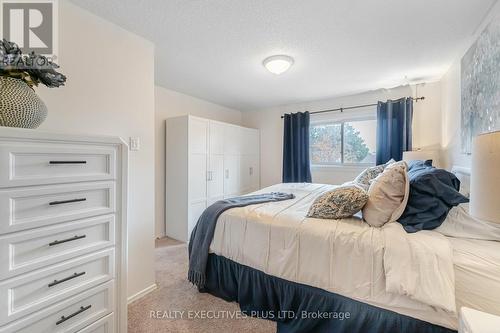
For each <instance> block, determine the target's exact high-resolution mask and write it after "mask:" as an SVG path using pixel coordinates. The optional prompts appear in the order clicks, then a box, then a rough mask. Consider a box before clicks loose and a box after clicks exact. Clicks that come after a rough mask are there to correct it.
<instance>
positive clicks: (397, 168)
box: [363, 161, 410, 227]
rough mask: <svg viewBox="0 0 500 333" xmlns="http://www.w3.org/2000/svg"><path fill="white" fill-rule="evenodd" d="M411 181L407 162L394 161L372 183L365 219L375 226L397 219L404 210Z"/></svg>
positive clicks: (365, 207)
mask: <svg viewBox="0 0 500 333" xmlns="http://www.w3.org/2000/svg"><path fill="white" fill-rule="evenodd" d="M409 192H410V182H409V179H408V166H407V164H406V162H404V161H401V162H396V163H392V164H390V165H389V166H387V168H385V170H384V172H382V173H381V174H380V175H378V176H377V177H376V178H375V179H373V180H372V181H371V183H370V188H369V189H368V201H367V203H366V205H365V206H364V207H363V219H364V220H365V221H366V222H367V223H368V224H370V225H371V226H374V227H381V226H383V225H384V224H385V223H388V222H394V221H396V220H397V219H398V218H399V217H400V216H401V215H402V214H403V212H404V210H405V208H406V203H407V202H408V195H409Z"/></svg>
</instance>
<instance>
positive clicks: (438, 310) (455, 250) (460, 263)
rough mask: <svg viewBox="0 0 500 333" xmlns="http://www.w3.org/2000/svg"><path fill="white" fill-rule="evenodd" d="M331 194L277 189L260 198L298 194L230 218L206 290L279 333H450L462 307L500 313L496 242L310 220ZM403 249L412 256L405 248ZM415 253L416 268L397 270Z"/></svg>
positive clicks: (313, 187) (220, 226) (220, 224)
mask: <svg viewBox="0 0 500 333" xmlns="http://www.w3.org/2000/svg"><path fill="white" fill-rule="evenodd" d="M461 171H462V172H463V170H461ZM462 177H463V175H462ZM332 188H333V186H332V185H324V184H278V185H274V186H271V187H268V188H265V189H262V190H261V191H259V192H257V193H266V192H272V191H281V192H287V193H293V194H294V195H295V198H294V199H293V200H287V201H281V202H273V203H265V204H259V205H252V206H247V207H241V208H234V209H230V210H228V211H226V212H224V213H223V214H222V215H221V216H220V217H219V219H218V221H217V226H216V228H215V234H214V238H213V240H212V243H211V245H210V255H209V260H208V266H207V283H206V285H205V287H204V289H203V291H206V292H209V293H211V294H213V295H216V296H218V297H221V298H224V299H226V300H228V301H237V302H238V303H239V304H240V307H241V308H242V310H244V311H246V312H247V313H248V314H250V315H253V316H260V317H263V318H266V319H271V320H275V321H277V322H278V332H332V331H335V332H401V331H405V332H451V331H455V330H456V329H457V326H458V318H457V311H456V310H457V309H459V308H460V307H461V306H468V307H471V308H475V309H478V310H482V311H486V312H490V313H493V314H499V315H500V301H498V299H496V298H497V297H496V295H500V242H496V241H489V240H480V239H467V238H453V237H446V236H443V235H442V234H440V233H438V232H434V231H425V232H419V233H416V234H412V235H413V236H409V237H410V238H406V237H408V236H406V233H405V232H404V231H401V230H402V229H401V230H400V228H399V229H398V226H400V225H399V224H397V223H391V224H390V225H391V226H388V227H386V228H384V227H382V228H373V227H370V226H369V225H367V224H366V223H364V222H363V221H362V220H361V218H360V216H354V217H352V218H348V219H342V220H328V221H325V220H321V219H314V218H304V216H306V213H307V210H308V208H309V206H310V205H311V203H312V202H313V201H314V199H315V198H317V197H318V196H319V195H321V194H322V193H324V192H325V191H328V190H331V189H332ZM401 232H402V233H401ZM395 239H396V241H395ZM398 242H399V243H398ZM434 242H435V243H434ZM405 244H414V245H412V246H413V250H412V246H409V251H408V253H405V251H399V249H400V248H401V247H404V246H405ZM433 246H434V247H433ZM448 247H449V249H448ZM325 249H327V250H325ZM441 250H442V251H441ZM426 251H427V252H426ZM447 251H448V252H449V253H450V255H449V258H445V257H446V256H444V255H443V256H441V255H436V256H434V253H438V252H439V253H441V252H442V253H446V252H447ZM405 255H406V256H407V257H404V256H405ZM418 255H420V256H421V257H423V259H422V260H423V262H422V263H421V264H420V266H418V265H417V266H416V267H405V265H404V264H401V263H411V262H417V261H418V260H416V259H415V258H414V257H415V256H418ZM407 258H413V260H409V259H408V260H406V259H407ZM447 265H448V266H449V267H446V266H447ZM409 266H411V265H409ZM440 271H442V273H439V274H436V272H440ZM415 272H416V273H415ZM417 273H418V274H417ZM446 273H447V274H446ZM414 275H415V276H420V277H422V276H423V277H425V278H418V279H415V278H414ZM405 279H406V280H405ZM402 280H405V281H406V283H407V284H406V285H405V284H404V283H403V282H401V281H402ZM388 286H391V287H390V288H389V287H388ZM391 288H392V289H391ZM396 291H397V292H396ZM450 304H451V305H450ZM346 317H349V318H346Z"/></svg>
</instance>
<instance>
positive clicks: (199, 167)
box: [187, 117, 209, 240]
mask: <svg viewBox="0 0 500 333" xmlns="http://www.w3.org/2000/svg"><path fill="white" fill-rule="evenodd" d="M208 125H209V122H208V120H205V119H198V118H193V117H189V137H188V141H189V174H188V183H189V212H188V225H187V227H188V228H187V229H188V230H187V232H188V234H187V239H188V240H189V237H190V235H191V231H192V230H193V228H194V226H195V225H196V222H197V221H198V218H199V217H200V215H201V213H203V211H204V210H205V208H207V179H208V144H209V140H208V131H209V126H208Z"/></svg>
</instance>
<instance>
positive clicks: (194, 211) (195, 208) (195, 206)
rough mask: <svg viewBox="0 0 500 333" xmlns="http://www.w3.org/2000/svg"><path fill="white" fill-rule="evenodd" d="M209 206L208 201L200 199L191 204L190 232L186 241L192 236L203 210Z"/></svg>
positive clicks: (189, 216)
mask: <svg viewBox="0 0 500 333" xmlns="http://www.w3.org/2000/svg"><path fill="white" fill-rule="evenodd" d="M206 208H207V203H206V201H200V202H196V203H192V204H190V205H189V214H188V230H187V231H188V234H187V239H186V241H189V238H190V237H191V231H193V229H194V227H195V226H196V223H197V222H198V219H199V218H200V216H201V214H202V213H203V211H204V210H205V209H206Z"/></svg>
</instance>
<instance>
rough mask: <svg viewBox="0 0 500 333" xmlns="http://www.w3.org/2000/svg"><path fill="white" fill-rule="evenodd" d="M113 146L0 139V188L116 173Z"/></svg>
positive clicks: (102, 176) (91, 178) (74, 179)
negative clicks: (3, 140) (6, 140)
mask: <svg viewBox="0 0 500 333" xmlns="http://www.w3.org/2000/svg"><path fill="white" fill-rule="evenodd" d="M115 164H116V149H115V148H114V147H106V146H91V145H88V146H87V145H76V144H55V143H50V142H47V143H45V142H44V143H23V142H17V143H14V142H1V143H0V188H1V187H13V186H29V185H41V184H55V183H66V182H74V181H90V180H108V179H115V177H116V165H115Z"/></svg>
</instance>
